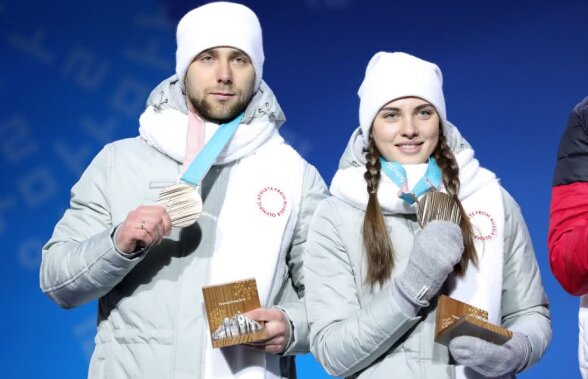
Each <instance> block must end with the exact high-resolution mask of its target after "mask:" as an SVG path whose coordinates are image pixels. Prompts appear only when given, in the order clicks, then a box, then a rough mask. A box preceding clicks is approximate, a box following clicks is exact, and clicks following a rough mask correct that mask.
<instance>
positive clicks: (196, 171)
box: [181, 113, 245, 186]
mask: <svg viewBox="0 0 588 379" xmlns="http://www.w3.org/2000/svg"><path fill="white" fill-rule="evenodd" d="M244 114H245V113H241V114H240V115H239V116H237V117H235V118H234V119H233V120H232V121H229V122H228V123H226V124H221V125H219V127H218V129H217V131H216V132H215V133H214V135H213V136H212V138H210V140H209V141H208V142H207V143H206V145H204V147H203V148H202V150H200V153H198V155H197V156H196V158H194V160H193V161H192V163H190V166H189V167H188V169H187V170H186V171H185V172H184V175H182V177H181V180H182V181H183V182H186V183H189V184H192V185H193V186H198V185H199V184H200V182H201V181H202V179H204V176H206V174H207V173H208V170H210V167H212V164H213V163H214V161H215V160H216V158H217V157H218V156H219V154H220V153H221V151H223V149H224V148H225V146H226V145H227V143H228V142H229V141H230V139H231V137H232V136H233V134H235V131H236V130H237V128H238V127H239V124H240V123H241V120H242V119H243V116H244Z"/></svg>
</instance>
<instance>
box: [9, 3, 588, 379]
mask: <svg viewBox="0 0 588 379" xmlns="http://www.w3.org/2000/svg"><path fill="white" fill-rule="evenodd" d="M247 4H248V5H249V6H250V7H251V8H252V9H253V10H254V11H255V12H256V13H257V14H258V16H259V18H260V21H261V24H262V26H263V29H264V39H265V53H266V57H267V58H266V64H265V77H264V79H265V80H266V81H267V82H268V83H269V84H270V86H271V87H272V88H273V90H274V92H275V93H276V94H277V96H278V99H279V101H280V103H281V105H282V107H283V109H284V110H285V112H286V115H287V117H288V122H287V123H286V124H285V126H284V127H283V129H282V131H283V134H284V135H285V136H286V137H287V138H288V139H289V141H290V142H291V143H292V144H293V145H294V146H295V147H296V148H297V149H298V150H299V151H300V152H301V153H302V154H303V155H304V156H305V157H306V158H307V159H308V160H309V161H310V162H312V163H313V164H315V165H316V166H317V168H318V169H319V171H320V172H321V173H322V175H323V177H324V178H325V180H326V181H327V182H330V180H331V178H332V176H333V174H334V172H335V169H336V166H337V162H338V159H339V156H340V154H341V153H342V151H343V149H344V146H345V143H346V141H347V138H348V136H349V134H350V133H351V131H352V130H353V129H354V128H355V126H356V125H357V119H358V98H357V95H356V92H357V88H358V87H359V84H360V83H361V80H362V78H363V74H364V70H365V66H366V65H367V62H368V60H369V59H370V57H371V56H372V55H373V54H374V53H375V52H377V51H379V50H388V51H406V52H409V53H412V54H415V55H417V56H419V57H422V58H425V59H427V60H431V61H433V62H436V63H437V64H438V65H439V66H440V67H441V69H442V70H443V74H444V79H445V97H446V102H447V111H448V117H449V119H450V120H451V121H453V122H454V123H455V124H456V125H458V126H459V128H460V130H461V132H462V133H463V134H464V135H465V137H466V138H467V139H468V140H469V142H470V143H471V144H472V145H473V146H474V148H475V149H476V152H477V156H478V158H479V159H480V161H481V162H482V164H483V165H485V166H486V167H488V168H490V169H491V170H493V171H495V172H496V173H497V175H498V176H499V177H500V178H501V180H502V183H503V185H504V186H505V187H506V188H507V189H508V190H509V191H510V192H511V194H512V195H513V196H514V197H515V198H516V199H517V200H518V202H519V203H520V205H521V207H522V210H523V214H524V216H525V218H526V220H527V222H528V225H529V228H530V230H531V234H532V236H533V241H534V244H535V248H536V254H537V259H538V261H539V263H540V266H541V272H542V276H543V280H544V285H545V287H546V290H547V292H548V295H549V297H550V300H551V307H552V318H553V330H554V332H553V342H552V344H551V346H550V347H549V349H548V351H547V353H546V355H545V356H544V358H543V360H542V361H541V362H540V363H539V364H537V365H536V366H535V367H533V368H532V369H530V370H528V371H527V372H525V373H524V374H522V375H521V377H523V378H553V377H556V376H557V377H560V378H575V377H579V373H578V369H577V353H576V351H577V350H576V346H577V309H578V299H577V298H574V297H572V296H569V295H568V294H566V293H565V292H564V291H563V290H562V289H561V288H560V287H559V285H558V284H557V282H556V281H555V279H554V278H553V276H552V275H551V272H550V270H549V265H548V258H547V249H546V243H545V241H546V235H547V227H548V216H549V200H550V187H551V176H552V172H553V167H554V161H555V153H556V149H557V145H558V141H559V138H560V136H561V133H562V131H563V128H564V126H565V124H566V121H567V118H568V114H569V111H570V110H571V109H572V107H573V106H574V105H575V104H577V103H578V102H579V101H580V100H581V99H582V98H583V97H585V96H588V77H587V68H588V48H587V46H586V30H587V25H588V21H587V20H588V18H587V16H586V15H587V14H588V2H587V1H579V0H576V1H574V0H560V1H534V2H523V1H518V2H517V1H508V2H507V1H504V2H503V1H492V2H485V1H446V2H441V1H429V0H421V1H418V2H409V1H359V0H300V1H276V0H274V1H270V0H255V1H248V2H247ZM197 5H200V2H180V1H177V2H172V1H163V0H161V1H157V0H145V1H134V2H133V1H126V2H122V1H115V0H104V1H100V2H97V1H95V2H85V1H51V2H48V1H40V0H38V1H34V0H22V1H10V2H9V1H6V0H0V52H1V55H0V57H1V59H0V94H1V95H0V96H1V97H0V99H1V101H0V104H1V105H2V107H1V109H2V112H1V113H0V168H1V173H2V180H1V187H0V241H1V246H2V248H3V254H2V258H3V264H2V265H0V277H1V278H2V279H3V283H4V284H3V285H2V289H1V294H2V298H1V301H2V311H1V313H0V335H1V336H2V339H3V341H2V344H1V346H2V352H1V353H0V362H1V364H0V376H1V377H3V378H41V377H43V378H57V377H59V378H82V377H85V375H86V372H87V364H88V359H89V356H90V354H91V351H92V348H93V336H94V332H95V312H96V303H95V302H94V303H91V304H88V305H86V306H83V307H79V308H76V309H73V310H69V311H65V310H62V309H60V308H59V307H57V306H56V305H55V304H53V303H51V302H50V301H49V300H48V299H47V298H46V297H45V296H44V295H43V294H42V293H41V291H40V290H39V284H38V268H39V263H40V251H41V246H42V245H43V243H44V242H45V241H46V240H47V239H48V238H49V237H50V235H51V232H52V230H53V226H54V224H55V223H56V222H57V220H58V219H59V218H60V217H61V215H62V213H63V212H64V210H65V208H66V207H67V206H68V201H69V189H70V187H71V186H72V185H73V184H74V183H75V181H76V180H77V179H78V178H79V176H80V174H81V172H82V171H83V169H84V168H85V166H86V165H87V164H88V163H89V162H90V160H91V158H92V157H93V156H94V155H95V154H96V153H97V152H98V151H99V149H100V148H101V147H102V146H103V145H104V144H105V143H107V142H110V141H112V140H115V139H119V138H124V137H130V136H135V135H136V134H137V127H138V123H137V119H138V116H139V114H140V113H141V111H142V109H143V108H144V101H145V99H146V97H147V95H148V93H149V91H150V89H151V88H152V87H153V86H155V85H156V84H157V83H159V81H160V80H162V79H163V78H165V77H167V76H168V75H170V74H171V73H172V72H173V71H174V67H175V62H174V53H175V25H176V23H177V21H178V20H179V18H180V17H181V16H182V15H183V14H184V13H185V12H186V11H187V10H189V9H191V8H193V7H195V6H197ZM219 27H222V26H220V25H219ZM211 32H214V30H211ZM298 367H299V374H300V377H302V378H309V377H313V378H314V377H321V376H323V377H326V374H324V372H323V371H322V369H321V368H320V367H319V366H318V365H317V364H316V362H315V361H314V360H313V358H312V356H311V355H306V356H304V357H302V358H301V359H299V361H298Z"/></svg>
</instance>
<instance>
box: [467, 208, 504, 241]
mask: <svg viewBox="0 0 588 379" xmlns="http://www.w3.org/2000/svg"><path fill="white" fill-rule="evenodd" d="M468 217H469V218H470V221H471V223H472V226H474V225H475V227H474V228H473V229H474V238H475V239H477V240H479V241H488V240H491V239H493V238H494V237H496V233H497V230H496V221H494V218H492V216H490V214H489V213H488V212H485V211H473V212H471V213H469V214H468Z"/></svg>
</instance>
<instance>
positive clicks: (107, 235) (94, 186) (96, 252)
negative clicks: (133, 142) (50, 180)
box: [40, 145, 144, 308]
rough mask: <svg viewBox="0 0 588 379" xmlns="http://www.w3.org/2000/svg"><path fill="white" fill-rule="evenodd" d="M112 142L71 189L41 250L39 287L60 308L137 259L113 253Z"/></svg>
mask: <svg viewBox="0 0 588 379" xmlns="http://www.w3.org/2000/svg"><path fill="white" fill-rule="evenodd" d="M111 146H112V145H107V146H106V147H105V148H104V149H103V150H102V151H101V152H100V153H99V154H98V155H97V156H96V157H95V158H94V160H93V161H92V163H91V164H90V166H88V168H87V169H86V171H85V172H84V174H83V175H82V177H81V178H80V180H79V181H78V182H77V183H76V184H75V185H74V186H73V188H72V190H71V201H70V208H69V209H68V210H66V212H65V214H64V216H63V217H62V219H61V220H60V221H59V222H58V223H57V225H56V226H55V229H54V231H53V236H52V237H51V239H50V240H49V242H47V243H46V244H45V246H44V247H43V252H42V260H41V269H40V283H41V289H42V291H43V292H44V293H45V294H47V295H48V296H49V297H50V298H51V299H52V300H53V301H55V302H56V303H57V304H59V305H60V306H62V307H64V308H71V307H75V306H78V305H82V304H84V303H86V302H89V301H91V300H94V299H97V298H99V297H101V296H103V295H105V294H106V293H108V292H109V291H110V290H111V289H112V288H113V287H114V286H115V285H116V284H118V283H119V282H120V281H121V280H122V279H123V278H124V276H125V275H126V274H127V273H128V272H129V271H130V270H131V269H132V268H133V267H134V266H135V265H136V264H137V263H138V262H139V261H141V259H142V257H143V256H144V254H140V255H138V256H135V257H133V258H127V257H124V256H123V255H122V254H120V253H119V252H117V250H116V249H115V247H114V243H113V240H112V234H113V233H114V227H113V225H112V221H111V215H110V210H109V204H108V183H109V172H110V169H111V166H112V151H111V149H112V147H111Z"/></svg>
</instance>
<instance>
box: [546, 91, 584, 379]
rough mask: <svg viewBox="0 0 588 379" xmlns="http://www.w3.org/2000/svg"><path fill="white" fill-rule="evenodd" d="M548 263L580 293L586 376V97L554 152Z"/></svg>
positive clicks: (581, 357)
mask: <svg viewBox="0 0 588 379" xmlns="http://www.w3.org/2000/svg"><path fill="white" fill-rule="evenodd" d="M547 246H548V248H549V264H550V266H551V271H553V275H555V277H556V279H557V280H558V282H559V283H560V284H561V286H562V287H563V288H564V289H565V290H566V291H567V292H569V293H570V294H572V295H575V296H582V299H581V303H580V312H579V328H580V338H579V340H580V343H579V350H578V358H579V361H580V371H581V373H582V377H583V378H584V379H586V378H588V97H586V98H585V99H584V100H582V101H581V102H580V103H579V104H578V105H576V106H575V107H574V109H573V111H572V113H571V114H570V118H569V120H568V125H567V127H566V130H565V132H564V134H563V136H562V139H561V142H560V145H559V149H558V152H557V164H556V166H555V173H554V175H553V188H552V192H551V209H550V215H549V234H548V237H547Z"/></svg>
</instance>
